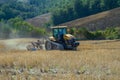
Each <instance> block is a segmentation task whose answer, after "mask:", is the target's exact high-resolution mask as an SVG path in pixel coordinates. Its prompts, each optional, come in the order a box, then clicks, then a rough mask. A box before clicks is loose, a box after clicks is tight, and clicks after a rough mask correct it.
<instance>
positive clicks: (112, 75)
mask: <svg viewBox="0 0 120 80" xmlns="http://www.w3.org/2000/svg"><path fill="white" fill-rule="evenodd" d="M33 40H36V39H14V40H12V39H11V40H1V41H0V80H120V77H119V75H120V40H111V41H110V40H100V41H97V40H96V41H80V42H81V45H80V46H79V47H78V50H77V51H59V50H53V51H45V50H39V51H26V50H25V49H19V48H17V49H16V47H17V46H18V45H16V47H15V48H12V49H9V50H7V49H8V48H11V47H7V48H6V44H5V43H4V42H6V41H7V42H9V41H14V42H16V44H20V43H21V42H22V43H21V45H22V44H27V43H28V42H29V41H33ZM9 43H10V42H9ZM10 46H11V45H10ZM23 47H24V45H23Z"/></svg>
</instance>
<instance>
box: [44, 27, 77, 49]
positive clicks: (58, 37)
mask: <svg viewBox="0 0 120 80" xmlns="http://www.w3.org/2000/svg"><path fill="white" fill-rule="evenodd" d="M51 29H52V36H51V37H49V39H48V40H46V42H45V49H46V50H77V47H78V46H79V42H77V41H76V38H75V37H74V36H73V35H71V34H68V32H67V31H68V30H67V26H55V27H51Z"/></svg>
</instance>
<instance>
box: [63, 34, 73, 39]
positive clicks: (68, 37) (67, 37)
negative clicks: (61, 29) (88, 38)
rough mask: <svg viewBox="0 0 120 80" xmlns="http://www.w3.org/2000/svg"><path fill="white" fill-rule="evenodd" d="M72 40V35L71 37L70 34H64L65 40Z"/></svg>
mask: <svg viewBox="0 0 120 80" xmlns="http://www.w3.org/2000/svg"><path fill="white" fill-rule="evenodd" d="M72 38H75V37H74V36H73V35H71V34H65V35H64V39H65V40H70V39H72Z"/></svg>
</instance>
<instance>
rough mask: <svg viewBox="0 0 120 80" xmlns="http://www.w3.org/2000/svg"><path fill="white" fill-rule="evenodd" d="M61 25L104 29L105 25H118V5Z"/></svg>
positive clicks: (119, 18) (119, 22)
mask: <svg viewBox="0 0 120 80" xmlns="http://www.w3.org/2000/svg"><path fill="white" fill-rule="evenodd" d="M61 25H66V26H70V27H86V28H88V29H90V30H96V29H105V28H106V27H116V26H117V27H119V26H120V7H119V8H116V9H112V10H109V11H105V12H102V13H98V14H95V15H91V16H88V17H85V18H80V19H76V20H73V21H70V22H67V23H64V24H61Z"/></svg>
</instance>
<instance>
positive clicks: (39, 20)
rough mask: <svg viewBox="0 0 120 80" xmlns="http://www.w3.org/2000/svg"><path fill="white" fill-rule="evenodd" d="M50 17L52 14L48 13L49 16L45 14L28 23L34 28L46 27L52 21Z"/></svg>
mask: <svg viewBox="0 0 120 80" xmlns="http://www.w3.org/2000/svg"><path fill="white" fill-rule="evenodd" d="M50 17H51V14H50V13H47V14H43V15H40V16H37V17H34V18H31V19H27V20H26V21H27V22H29V23H30V24H32V25H34V26H38V27H39V26H44V24H45V23H47V22H49V21H50Z"/></svg>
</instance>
